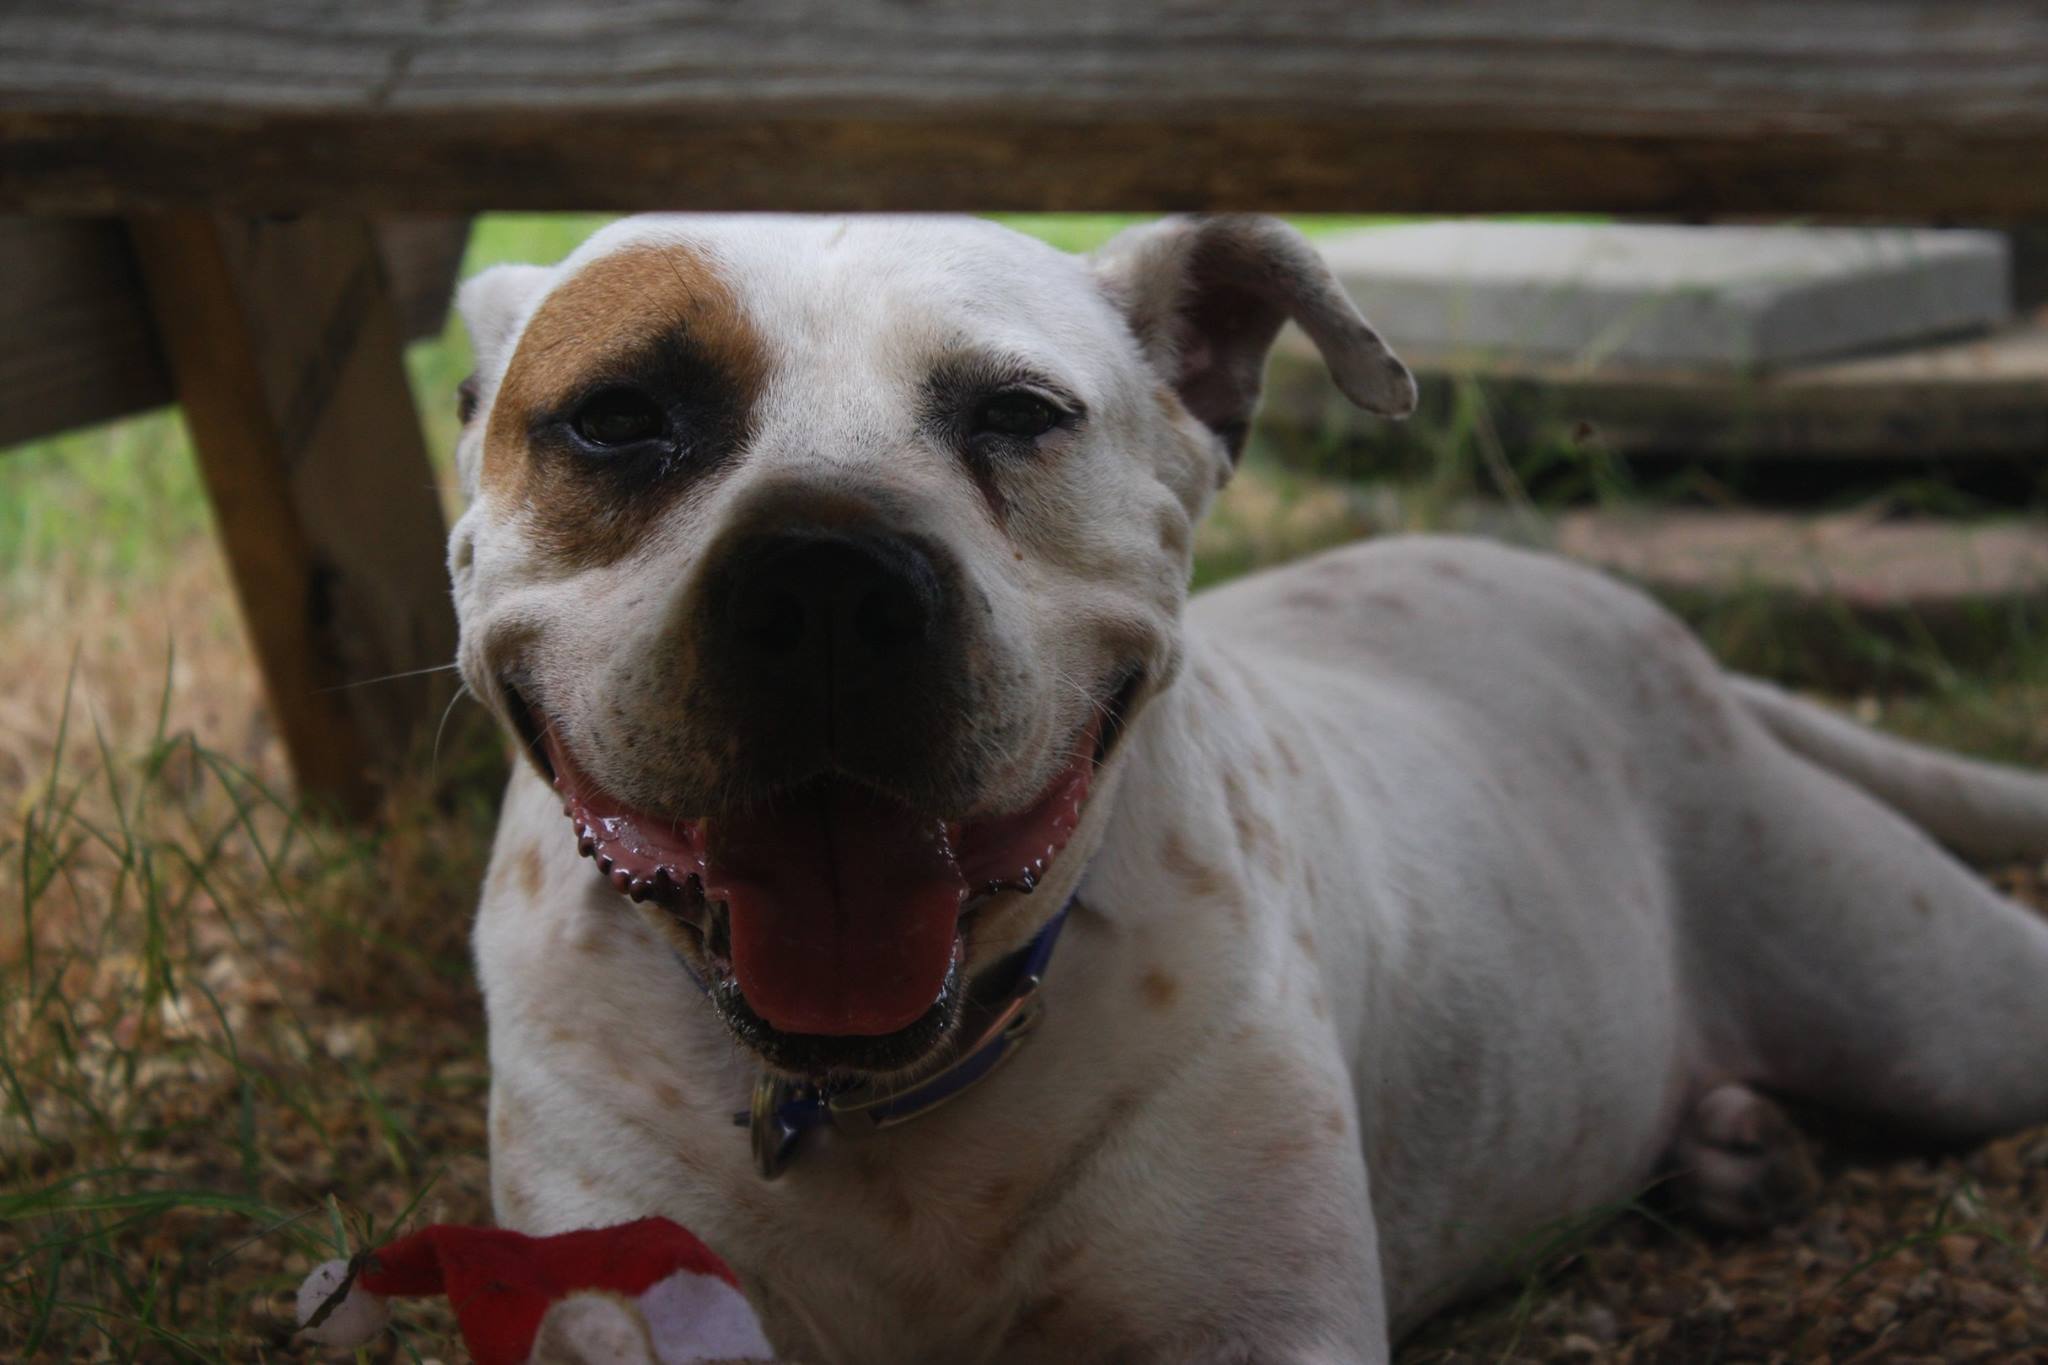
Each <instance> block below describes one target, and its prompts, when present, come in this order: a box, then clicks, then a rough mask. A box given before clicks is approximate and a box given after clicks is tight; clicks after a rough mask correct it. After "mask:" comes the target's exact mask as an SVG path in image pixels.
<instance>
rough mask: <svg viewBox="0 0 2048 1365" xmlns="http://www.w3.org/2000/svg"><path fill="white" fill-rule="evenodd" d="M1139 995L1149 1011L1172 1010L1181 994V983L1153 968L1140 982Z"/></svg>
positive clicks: (1147, 970) (1147, 971)
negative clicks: (1175, 1000) (1175, 998)
mask: <svg viewBox="0 0 2048 1365" xmlns="http://www.w3.org/2000/svg"><path fill="white" fill-rule="evenodd" d="M1138 994H1139V995H1140V996H1141V997H1143V999H1144V1001H1145V1005H1146V1007H1147V1008H1148V1009H1155V1010H1168V1009H1172V1008H1173V1001H1174V997H1175V996H1177V995H1179V994H1180V982H1179V981H1177V980H1175V979H1174V978H1173V976H1172V975H1171V974H1169V973H1167V972H1165V971H1162V970H1160V969H1159V968H1157V967H1151V968H1148V969H1146V972H1145V975H1144V976H1142V977H1140V978H1139V980H1138Z"/></svg>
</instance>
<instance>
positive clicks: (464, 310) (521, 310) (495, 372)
mask: <svg viewBox="0 0 2048 1365" xmlns="http://www.w3.org/2000/svg"><path fill="white" fill-rule="evenodd" d="M554 273H555V272H554V271H553V270H552V269H550V268H549V267H547V266H544V265H494V266H492V267H491V268H490V269H489V270H485V271H482V272H480V273H478V274H476V275H472V276H471V277H470V278H468V279H467V280H464V281H463V282H462V288H461V289H459V290H457V291H456V294H455V311H456V312H458V313H460V314H462V324H463V326H465V327H467V328H468V329H469V348H470V350H471V351H472V352H473V353H474V354H475V356H476V376H477V377H478V378H479V379H480V380H481V381H482V382H484V383H485V384H486V385H489V384H494V383H496V381H497V378H498V376H499V375H500V374H502V373H503V372H504V369H505V366H506V364H507V363H508V362H509V361H510V360H511V359H512V355H511V351H512V343H513V342H514V341H516V340H518V337H519V330H520V328H521V326H522V325H524V323H525V322H526V313H527V308H528V306H529V305H530V304H532V303H533V301H534V300H535V299H537V298H539V297H540V296H541V294H543V293H545V292H546V290H547V287H548V282H549V281H550V280H551V279H552V278H553V277H554Z"/></svg>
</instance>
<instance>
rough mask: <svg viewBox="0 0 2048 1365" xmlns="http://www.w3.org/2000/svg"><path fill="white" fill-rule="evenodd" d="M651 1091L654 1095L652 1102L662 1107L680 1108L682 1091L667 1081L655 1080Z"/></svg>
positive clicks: (681, 1105)
mask: <svg viewBox="0 0 2048 1365" xmlns="http://www.w3.org/2000/svg"><path fill="white" fill-rule="evenodd" d="M651 1093H652V1094H653V1096H654V1102H655V1103H656V1104H658V1105H660V1106H661V1107H662V1108H664V1109H680V1108H682V1107H683V1092H682V1091H680V1090H678V1089H676V1088H675V1087H674V1086H673V1085H670V1084H669V1083H668V1082H667V1081H656V1082H655V1083H654V1086H653V1089H652V1092H651Z"/></svg>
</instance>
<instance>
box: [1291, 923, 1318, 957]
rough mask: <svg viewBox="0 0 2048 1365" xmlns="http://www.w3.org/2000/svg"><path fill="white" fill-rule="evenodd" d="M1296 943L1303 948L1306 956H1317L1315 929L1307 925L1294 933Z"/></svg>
mask: <svg viewBox="0 0 2048 1365" xmlns="http://www.w3.org/2000/svg"><path fill="white" fill-rule="evenodd" d="M1294 941H1295V943H1296V944H1297V945H1298V946H1299V947H1300V948H1301V951H1302V953H1303V954H1304V955H1305V956H1308V957H1314V956H1315V955H1316V935H1315V931H1314V930H1313V929H1310V928H1309V927H1308V926H1306V925H1303V926H1302V927H1301V928H1299V929H1296V930H1295V931H1294Z"/></svg>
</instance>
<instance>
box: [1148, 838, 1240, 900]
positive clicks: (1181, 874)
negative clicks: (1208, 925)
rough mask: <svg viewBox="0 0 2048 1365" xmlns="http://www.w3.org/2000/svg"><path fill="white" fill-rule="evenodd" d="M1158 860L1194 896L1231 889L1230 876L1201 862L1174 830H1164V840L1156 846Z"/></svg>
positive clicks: (1212, 895)
mask: <svg viewBox="0 0 2048 1365" xmlns="http://www.w3.org/2000/svg"><path fill="white" fill-rule="evenodd" d="M1159 861H1160V862H1161V863H1162V864H1163V865H1164V866H1165V868H1166V870H1167V872H1168V873H1169V874H1171V875H1172V876H1173V877H1174V878H1175V879H1176V880H1178V881H1179V882H1181V883H1182V884H1183V885H1185V886H1186V887H1187V889H1188V891H1189V892H1190V893H1191V894H1193V895H1195V896H1198V897H1202V898H1211V897H1216V896H1221V895H1222V894H1223V893H1224V892H1226V891H1228V890H1229V889H1230V878H1229V877H1228V876H1227V875H1226V874H1225V873H1224V872H1223V870H1222V869H1221V868H1219V867H1217V866H1215V865H1214V864H1213V863H1209V862H1205V861H1203V859H1202V858H1201V856H1200V855H1198V854H1197V853H1196V852H1195V851H1194V850H1193V849H1192V848H1189V847H1188V841H1187V840H1186V839H1185V838H1184V837H1182V835H1181V832H1180V831H1179V830H1177V829H1170V830H1168V831H1167V832H1166V841H1165V842H1164V843H1162V844H1161V845H1160V846H1159Z"/></svg>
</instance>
